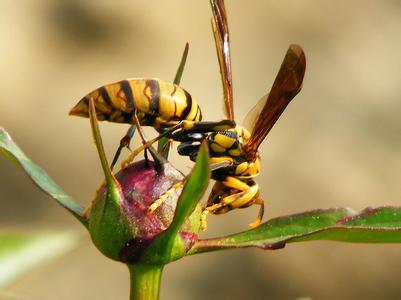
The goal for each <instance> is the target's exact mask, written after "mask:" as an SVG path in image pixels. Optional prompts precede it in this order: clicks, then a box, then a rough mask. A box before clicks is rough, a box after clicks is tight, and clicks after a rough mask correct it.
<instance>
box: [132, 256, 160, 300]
mask: <svg viewBox="0 0 401 300" xmlns="http://www.w3.org/2000/svg"><path fill="white" fill-rule="evenodd" d="M163 267H164V266H156V265H142V264H136V265H128V269H129V272H130V281H131V295H130V299H131V300H157V299H159V294H160V280H161V277H162V272H163Z"/></svg>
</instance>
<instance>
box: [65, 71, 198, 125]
mask: <svg viewBox="0 0 401 300" xmlns="http://www.w3.org/2000/svg"><path fill="white" fill-rule="evenodd" d="M90 97H92V98H93V100H94V101H95V107H96V114H97V117H98V119H99V120H106V121H109V122H116V123H130V124H131V123H133V118H132V117H133V114H134V113H135V112H136V113H137V115H138V117H139V120H140V122H141V124H142V125H150V126H154V127H156V128H157V127H160V126H171V125H174V124H176V123H177V122H178V121H181V120H189V121H200V120H201V119H202V114H201V111H200V108H199V106H198V104H197V103H196V101H195V99H193V98H192V97H191V95H190V94H189V93H188V92H187V91H185V90H184V89H182V88H180V87H179V86H177V85H175V84H172V83H169V82H165V81H163V80H159V79H145V78H135V79H127V80H122V81H119V82H116V83H111V84H107V85H104V86H101V87H100V88H98V89H96V90H94V91H93V92H91V93H89V94H88V95H86V96H85V97H84V98H82V99H81V100H80V101H79V102H78V103H77V105H75V106H74V108H73V109H72V110H71V111H70V115H74V116H81V117H86V118H88V117H89V113H88V103H89V98H90Z"/></svg>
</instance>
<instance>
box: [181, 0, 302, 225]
mask: <svg viewBox="0 0 401 300" xmlns="http://www.w3.org/2000/svg"><path fill="white" fill-rule="evenodd" d="M210 2H211V7H212V12H213V18H212V29H213V34H214V39H215V43H216V50H217V56H218V61H219V66H220V73H221V79H222V84H223V93H224V103H225V110H226V117H227V119H228V120H231V121H234V106H233V89H232V75H231V58H230V42H229V30H228V23H227V15H226V9H225V6H224V0H211V1H210ZM305 66H306V61H305V54H304V52H303V50H302V48H301V47H300V46H298V45H295V44H292V45H290V47H289V48H288V50H287V53H286V55H285V57H284V60H283V62H282V65H281V67H280V70H279V72H278V74H277V76H276V79H275V81H274V83H273V86H272V88H271V90H270V93H269V94H268V95H267V96H266V97H263V98H262V99H261V101H265V103H264V106H263V109H262V110H261V112H260V114H259V116H258V117H257V119H256V122H255V124H254V126H253V128H252V131H251V132H249V131H248V130H246V129H245V128H244V127H242V126H238V125H237V126H235V127H234V128H231V129H227V130H222V131H214V130H211V131H210V133H209V134H208V135H207V137H206V140H207V143H208V146H209V153H210V164H211V165H215V164H217V165H218V164H221V163H222V162H229V165H228V166H225V167H221V168H217V169H215V170H213V171H212V178H213V179H215V180H216V183H215V185H214V187H213V190H212V193H211V195H210V196H209V199H208V201H207V205H206V207H205V209H204V213H203V221H202V225H203V227H206V222H205V217H206V215H207V214H209V213H211V214H223V213H226V212H228V211H230V210H232V209H235V208H245V207H248V206H250V205H253V204H257V205H259V206H260V209H259V213H258V216H257V218H256V220H255V221H254V222H253V223H251V224H250V226H251V227H257V226H258V225H259V224H260V223H261V220H262V218H263V211H264V202H263V200H262V199H261V198H260V197H259V185H258V184H257V183H256V182H255V181H254V178H255V177H256V176H258V175H259V173H260V161H259V153H258V148H259V146H260V144H261V143H262V141H263V140H264V139H265V137H266V135H267V134H268V133H269V131H270V129H271V128H272V127H273V125H274V124H275V123H276V121H277V120H278V118H279V117H280V115H281V114H282V112H283V111H284V109H285V108H286V107H287V105H288V104H289V102H290V101H291V100H292V99H293V98H294V97H295V96H296V95H297V94H298V93H299V91H300V90H301V87H302V81H303V78H304V74H305ZM198 150H199V144H194V143H193V142H182V143H181V144H180V145H179V147H178V151H179V153H180V154H181V155H188V156H189V157H190V158H191V159H192V160H194V159H195V158H196V155H197V152H198Z"/></svg>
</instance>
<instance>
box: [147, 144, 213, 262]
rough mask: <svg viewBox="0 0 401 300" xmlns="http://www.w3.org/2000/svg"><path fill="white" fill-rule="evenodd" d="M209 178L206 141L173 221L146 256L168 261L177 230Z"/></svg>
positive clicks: (186, 184)
mask: <svg viewBox="0 0 401 300" xmlns="http://www.w3.org/2000/svg"><path fill="white" fill-rule="evenodd" d="M209 178H210V168H209V153H208V148H207V145H206V143H203V144H202V145H201V147H200V151H199V153H198V156H197V158H196V162H195V166H194V168H193V169H192V172H191V174H190V175H189V178H188V180H187V181H186V183H185V186H184V189H183V191H182V193H181V195H180V198H179V199H178V203H177V207H176V210H175V214H174V218H173V221H172V223H171V225H170V226H169V228H167V229H166V231H165V232H163V233H162V234H161V235H160V236H159V237H158V238H157V240H155V241H154V242H153V243H152V245H151V246H150V247H149V249H148V250H147V251H146V256H147V257H151V256H157V257H160V260H161V261H169V259H170V257H171V256H174V255H172V253H171V251H172V250H173V244H174V242H175V240H176V238H177V235H178V232H179V230H180V229H181V227H182V226H183V224H184V223H185V221H186V220H187V219H188V217H189V216H190V215H191V213H192V212H193V211H194V209H195V208H196V206H197V204H198V203H199V200H200V199H201V197H202V195H203V193H204V192H205V190H206V188H207V186H208V183H209ZM146 259H147V258H145V260H146Z"/></svg>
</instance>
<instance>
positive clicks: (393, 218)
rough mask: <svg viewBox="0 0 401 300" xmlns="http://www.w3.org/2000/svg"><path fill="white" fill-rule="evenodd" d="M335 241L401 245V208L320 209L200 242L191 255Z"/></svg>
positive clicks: (272, 220) (273, 220)
mask: <svg viewBox="0 0 401 300" xmlns="http://www.w3.org/2000/svg"><path fill="white" fill-rule="evenodd" d="M312 240H331V241H340V242H351V243H400V242H401V207H379V208H367V209H365V210H363V211H362V212H360V213H356V212H354V211H353V210H351V209H347V208H337V209H325V210H323V209H319V210H313V211H310V212H304V213H300V214H295V215H289V216H284V217H279V218H275V219H271V220H269V221H267V222H266V223H263V224H262V225H260V226H259V227H257V228H255V229H251V230H247V231H244V232H241V233H238V234H233V235H230V236H227V237H221V238H214V239H206V240H199V241H198V242H197V243H196V244H195V245H194V247H193V248H192V249H191V251H190V254H197V253H201V252H207V251H214V250H221V249H230V248H244V247H258V248H262V249H278V248H283V247H284V246H285V245H286V244H287V243H293V242H301V241H312Z"/></svg>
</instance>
